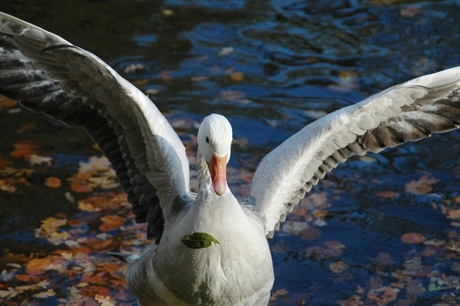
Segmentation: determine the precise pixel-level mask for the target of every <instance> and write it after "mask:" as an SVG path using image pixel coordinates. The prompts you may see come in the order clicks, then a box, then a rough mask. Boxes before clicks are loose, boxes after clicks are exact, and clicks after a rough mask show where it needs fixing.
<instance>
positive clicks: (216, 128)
mask: <svg viewBox="0 0 460 306" xmlns="http://www.w3.org/2000/svg"><path fill="white" fill-rule="evenodd" d="M231 144H232V126H231V125H230V122H228V120H227V119H226V118H225V117H224V116H222V115H218V114H212V115H209V116H207V117H206V118H204V119H203V122H202V123H201V125H200V128H199V129H198V152H199V155H201V158H202V159H203V160H204V161H205V162H206V165H207V170H208V171H209V176H210V178H211V183H212V188H213V189H214V192H215V193H216V194H217V195H219V196H221V195H223V194H224V193H225V191H226V190H227V163H228V161H229V159H230V149H231Z"/></svg>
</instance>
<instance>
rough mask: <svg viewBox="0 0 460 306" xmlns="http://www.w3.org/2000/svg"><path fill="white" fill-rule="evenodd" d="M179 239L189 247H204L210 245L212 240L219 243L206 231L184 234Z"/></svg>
mask: <svg viewBox="0 0 460 306" xmlns="http://www.w3.org/2000/svg"><path fill="white" fill-rule="evenodd" d="M181 241H182V242H183V243H184V244H185V245H186V246H188V247H189V248H191V249H204V248H207V247H210V246H211V244H212V243H213V242H214V243H217V244H220V242H219V241H218V240H217V239H216V238H214V237H213V236H211V235H209V234H208V233H193V234H191V235H185V236H184V237H183V238H182V239H181Z"/></svg>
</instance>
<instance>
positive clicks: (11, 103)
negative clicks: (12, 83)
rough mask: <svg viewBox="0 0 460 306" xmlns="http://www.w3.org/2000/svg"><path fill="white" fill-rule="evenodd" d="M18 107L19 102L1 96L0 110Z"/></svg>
mask: <svg viewBox="0 0 460 306" xmlns="http://www.w3.org/2000/svg"><path fill="white" fill-rule="evenodd" d="M16 106H18V102H16V101H13V100H10V99H7V98H5V97H2V96H0V108H2V107H16Z"/></svg>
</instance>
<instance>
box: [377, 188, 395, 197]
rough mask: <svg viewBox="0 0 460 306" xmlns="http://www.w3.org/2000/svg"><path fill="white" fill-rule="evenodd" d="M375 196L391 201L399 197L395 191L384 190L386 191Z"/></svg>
mask: <svg viewBox="0 0 460 306" xmlns="http://www.w3.org/2000/svg"><path fill="white" fill-rule="evenodd" d="M376 196H378V197H381V198H385V199H393V198H396V197H397V196H399V194H398V193H397V192H395V191H390V190H386V191H380V192H377V193H376Z"/></svg>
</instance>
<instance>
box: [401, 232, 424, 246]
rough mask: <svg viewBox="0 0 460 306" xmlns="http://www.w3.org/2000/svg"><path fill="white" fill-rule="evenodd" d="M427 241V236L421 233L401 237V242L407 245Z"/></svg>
mask: <svg viewBox="0 0 460 306" xmlns="http://www.w3.org/2000/svg"><path fill="white" fill-rule="evenodd" d="M425 240H426V238H425V236H423V235H422V234H419V233H406V234H404V235H402V236H401V241H402V242H403V243H407V244H412V243H422V242H424V241H425Z"/></svg>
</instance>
